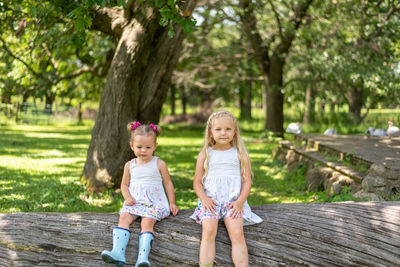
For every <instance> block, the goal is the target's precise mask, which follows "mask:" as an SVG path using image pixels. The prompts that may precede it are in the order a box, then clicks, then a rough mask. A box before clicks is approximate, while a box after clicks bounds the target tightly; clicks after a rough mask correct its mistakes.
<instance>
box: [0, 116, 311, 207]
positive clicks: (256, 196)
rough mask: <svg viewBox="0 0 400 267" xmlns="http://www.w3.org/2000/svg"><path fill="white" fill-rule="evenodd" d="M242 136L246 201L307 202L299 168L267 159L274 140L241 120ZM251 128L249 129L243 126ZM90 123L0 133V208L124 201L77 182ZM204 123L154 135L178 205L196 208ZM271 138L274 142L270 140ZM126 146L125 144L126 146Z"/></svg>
mask: <svg viewBox="0 0 400 267" xmlns="http://www.w3.org/2000/svg"><path fill="white" fill-rule="evenodd" d="M244 125H245V127H244V128H245V130H244V131H243V133H242V136H243V138H244V140H245V143H246V146H247V149H248V151H249V155H250V160H251V163H252V170H253V173H254V178H253V185H252V191H251V194H250V196H249V198H248V201H249V203H250V205H262V204H267V203H289V202H308V201H310V199H311V197H312V196H313V195H311V194H309V193H308V192H306V190H305V181H304V175H303V172H302V171H303V170H299V171H298V172H297V173H295V174H292V175H289V174H288V173H287V169H286V168H285V167H283V166H282V165H280V164H279V163H278V162H276V161H274V160H272V159H271V155H272V151H273V149H274V148H275V146H276V142H275V141H274V139H268V140H270V141H265V140H267V139H266V138H263V137H262V136H263V135H262V132H261V129H262V128H260V130H259V129H258V128H259V127H258V126H254V125H253V126H252V125H251V121H248V122H246V123H244ZM247 129H249V130H247ZM90 131H91V126H71V125H66V126H61V125H56V126H32V125H12V126H9V127H8V126H7V127H4V128H2V129H1V131H0V212H17V211H41V212H42V211H52V212H53V211H57V212H77V211H96V212H116V211H119V209H120V207H121V206H122V203H123V197H122V195H121V193H120V192H119V190H117V191H113V190H107V191H105V192H102V193H99V194H96V195H93V194H90V193H88V192H87V191H86V189H85V187H84V186H83V185H82V184H81V183H80V175H81V173H82V169H83V166H84V163H85V160H86V152H87V148H88V146H89V142H90ZM203 131H204V127H202V126H185V125H168V126H163V133H162V135H161V136H160V137H159V138H158V144H159V145H158V147H157V150H156V153H155V154H156V155H157V156H159V157H160V158H161V159H163V160H164V161H165V162H166V163H167V166H168V169H169V172H170V175H171V178H172V180H173V183H174V186H175V189H176V202H177V205H178V206H179V208H180V209H189V208H194V207H195V206H196V204H197V196H196V194H195V192H194V190H193V176H194V172H195V166H196V160H197V155H198V153H199V152H200V149H201V148H202V146H203V141H204V140H203ZM271 140H272V141H271ZM127 145H128V144H127Z"/></svg>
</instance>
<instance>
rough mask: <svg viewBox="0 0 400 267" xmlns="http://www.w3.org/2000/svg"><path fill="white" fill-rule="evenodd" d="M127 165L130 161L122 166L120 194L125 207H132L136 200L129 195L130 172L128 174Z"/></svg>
mask: <svg viewBox="0 0 400 267" xmlns="http://www.w3.org/2000/svg"><path fill="white" fill-rule="evenodd" d="M129 164H130V161H128V162H127V163H125V166H124V174H123V175H122V182H121V193H122V196H123V197H124V199H125V205H126V206H132V205H134V204H136V200H135V199H134V198H133V197H132V195H131V193H129V183H130V180H131V179H130V178H131V177H130V172H129Z"/></svg>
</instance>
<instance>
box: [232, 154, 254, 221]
mask: <svg viewBox="0 0 400 267" xmlns="http://www.w3.org/2000/svg"><path fill="white" fill-rule="evenodd" d="M244 175H245V177H243V180H244V181H243V182H242V188H241V191H240V195H239V197H238V199H237V200H236V201H234V202H233V203H231V205H230V206H229V208H230V209H232V211H231V216H232V217H233V218H240V217H241V215H242V214H243V205H244V202H246V199H247V198H248V196H249V194H250V190H251V167H250V159H249V157H248V156H247V157H246V159H245V164H244Z"/></svg>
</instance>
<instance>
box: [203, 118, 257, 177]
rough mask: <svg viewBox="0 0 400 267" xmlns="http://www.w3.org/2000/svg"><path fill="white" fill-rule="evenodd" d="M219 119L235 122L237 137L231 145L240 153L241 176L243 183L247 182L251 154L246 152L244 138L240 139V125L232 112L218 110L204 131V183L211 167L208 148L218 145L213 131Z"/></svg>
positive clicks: (209, 119)
mask: <svg viewBox="0 0 400 267" xmlns="http://www.w3.org/2000/svg"><path fill="white" fill-rule="evenodd" d="M219 118H231V119H232V121H233V125H234V131H235V135H234V136H233V139H232V141H231V145H232V146H233V147H235V148H236V149H237V151H238V155H239V162H240V175H241V177H242V181H245V179H246V175H247V173H245V172H246V170H245V163H246V161H248V160H247V159H248V157H249V154H248V152H247V150H246V147H245V145H244V143H243V140H242V138H241V137H240V130H239V123H238V121H237V120H236V118H235V117H234V116H233V115H232V113H231V112H229V111H227V110H218V111H215V112H213V113H212V114H211V115H210V117H209V118H208V120H207V125H206V129H205V131H204V146H203V148H202V150H203V151H204V152H205V155H206V157H205V160H204V175H203V178H202V182H204V179H205V177H206V176H207V173H208V165H209V161H210V155H209V152H208V148H209V147H212V146H214V145H215V143H216V142H215V140H214V139H213V138H212V136H211V135H212V134H211V129H212V126H213V122H214V120H215V119H219ZM248 162H250V161H248ZM249 167H250V170H251V166H249ZM250 175H251V174H250Z"/></svg>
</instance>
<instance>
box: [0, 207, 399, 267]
mask: <svg viewBox="0 0 400 267" xmlns="http://www.w3.org/2000/svg"><path fill="white" fill-rule="evenodd" d="M252 209H253V211H254V212H255V213H257V214H258V215H259V216H260V217H262V219H263V220H264V221H263V222H262V223H261V224H258V225H252V226H245V227H244V231H245V238H246V242H247V246H248V251H249V265H250V266H256V267H257V266H382V267H383V266H393V267H394V266H399V265H398V264H399V262H400V202H398V201H397V202H364V203H363V202H358V203H357V202H341V203H317V204H303V203H296V204H270V205H263V206H257V207H253V208H252ZM192 212H193V211H192V210H183V211H180V212H179V214H178V215H177V216H176V217H173V216H171V217H168V218H167V219H164V220H162V221H161V222H158V223H156V225H155V239H154V242H153V248H152V250H151V252H150V262H151V263H152V266H154V267H158V266H174V267H179V266H198V253H199V245H200V239H201V226H200V225H198V224H196V223H195V222H194V221H193V220H192V219H190V218H189V216H190V214H191V213H192ZM117 223H118V214H117V213H112V214H108V213H9V214H0V265H1V266H88V267H90V266H93V267H95V266H96V267H97V266H110V265H109V264H105V263H104V262H103V261H102V260H101V256H100V253H101V251H102V250H104V249H108V250H111V248H112V227H113V226H116V225H117ZM139 228H140V222H134V223H133V225H132V226H131V230H132V234H131V239H130V242H129V244H128V247H127V250H126V251H127V252H126V260H127V265H126V266H133V264H134V263H135V261H136V257H137V250H138V245H137V244H138V234H139ZM215 265H216V266H233V264H232V261H231V244H230V240H229V237H228V234H227V232H226V229H225V227H224V226H223V223H222V222H220V224H219V228H218V233H217V238H216V259H215Z"/></svg>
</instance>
